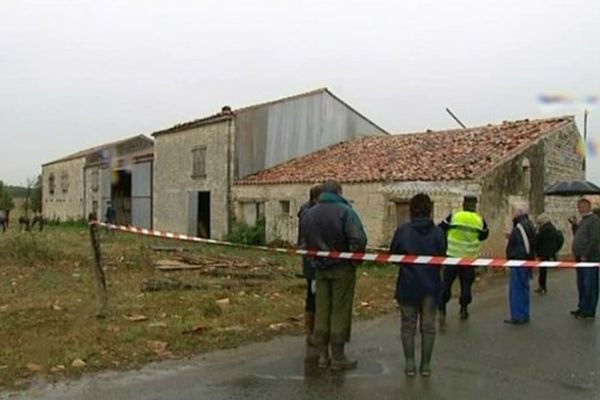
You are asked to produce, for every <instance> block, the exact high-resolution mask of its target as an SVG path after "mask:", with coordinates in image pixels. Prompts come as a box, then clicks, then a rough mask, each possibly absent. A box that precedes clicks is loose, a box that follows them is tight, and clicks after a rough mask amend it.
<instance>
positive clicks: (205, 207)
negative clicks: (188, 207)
mask: <svg viewBox="0 0 600 400" xmlns="http://www.w3.org/2000/svg"><path fill="white" fill-rule="evenodd" d="M197 235H198V236H199V237H202V238H210V192H198V232H197Z"/></svg>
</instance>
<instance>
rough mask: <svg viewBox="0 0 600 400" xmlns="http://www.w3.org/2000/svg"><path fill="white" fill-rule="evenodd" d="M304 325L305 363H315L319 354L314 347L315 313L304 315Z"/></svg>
mask: <svg viewBox="0 0 600 400" xmlns="http://www.w3.org/2000/svg"><path fill="white" fill-rule="evenodd" d="M304 324H305V328H306V354H305V357H304V359H305V361H307V362H310V361H313V362H314V361H316V360H317V359H318V358H319V353H318V352H317V348H316V347H315V313H313V312H309V311H307V312H305V313H304Z"/></svg>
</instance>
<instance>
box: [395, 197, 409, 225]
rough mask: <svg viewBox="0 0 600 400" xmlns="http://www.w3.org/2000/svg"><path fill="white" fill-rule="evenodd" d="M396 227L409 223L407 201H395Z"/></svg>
mask: <svg viewBox="0 0 600 400" xmlns="http://www.w3.org/2000/svg"><path fill="white" fill-rule="evenodd" d="M394 204H395V206H396V226H399V225H402V224H404V223H406V222H409V221H410V209H409V205H410V203H409V201H408V200H401V201H396V202H395V203H394Z"/></svg>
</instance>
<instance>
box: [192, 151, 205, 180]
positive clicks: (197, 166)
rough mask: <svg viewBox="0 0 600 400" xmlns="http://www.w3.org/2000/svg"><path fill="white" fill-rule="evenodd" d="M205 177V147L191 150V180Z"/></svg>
mask: <svg viewBox="0 0 600 400" xmlns="http://www.w3.org/2000/svg"><path fill="white" fill-rule="evenodd" d="M204 177H206V147H205V146H199V147H194V148H193V149H192V178H204Z"/></svg>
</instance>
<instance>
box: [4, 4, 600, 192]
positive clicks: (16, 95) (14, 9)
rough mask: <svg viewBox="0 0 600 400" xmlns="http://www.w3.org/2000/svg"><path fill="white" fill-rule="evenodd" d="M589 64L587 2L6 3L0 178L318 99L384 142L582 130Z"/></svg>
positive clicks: (599, 85)
mask: <svg viewBox="0 0 600 400" xmlns="http://www.w3.org/2000/svg"><path fill="white" fill-rule="evenodd" d="M599 49H600V1H597V0H571V1H568V0H565V1H551V0H503V1H485V0H472V1H471V0H464V1H427V0H414V1H400V0H395V1H394V0H390V1H361V2H358V1H349V0H339V1H337V0H336V1H323V0H321V1H300V0H272V1H236V0H229V1H200V0H196V1H191V0H190V1H183V0H182V1H178V0H171V1H168V2H167V1H150V0H139V1H133V0H130V1H97V0H92V1H76V0H73V1H17V0H1V1H0V123H1V125H0V138H1V141H0V149H1V153H0V179H2V180H5V181H7V182H8V183H11V184H23V183H25V181H26V179H27V178H30V177H34V176H35V175H36V174H38V173H39V172H40V165H41V164H42V163H43V162H47V161H50V160H53V159H55V158H58V157H61V156H63V155H66V154H68V153H71V152H74V151H77V150H81V149H83V148H85V147H89V146H93V145H97V144H101V143H103V142H107V141H111V140H116V139H120V138H123V137H127V136H130V135H135V134H139V133H146V134H149V133H151V132H153V131H155V130H158V129H161V128H166V127H169V126H171V125H173V124H175V123H179V122H184V121H187V120H191V119H195V118H198V117H202V116H205V115H208V114H212V113H214V112H217V111H219V110H220V108H221V106H223V105H225V104H228V105H231V106H232V107H240V106H244V105H248V104H252V103H256V102H260V101H265V100H271V99H275V98H278V97H282V96H286V95H290V94H295V93H297V92H302V91H306V90H311V89H314V88H317V87H323V86H326V87H329V88H330V89H331V90H332V91H333V92H334V93H336V94H337V95H338V96H340V97H341V98H342V99H344V100H346V101H348V102H349V103H350V104H352V105H353V106H354V107H356V108H357V109H358V110H360V111H361V112H362V113H364V114H365V115H366V116H368V117H369V118H371V119H372V120H374V121H375V122H376V123H378V124H380V125H381V126H383V127H384V128H386V129H387V130H389V131H392V132H395V133H402V132H410V131H419V130H425V129H427V128H430V129H443V128H454V127H456V124H455V122H454V121H453V120H452V119H451V118H450V117H449V116H448V115H447V114H446V112H445V111H444V108H445V107H450V108H451V109H452V110H453V111H454V112H455V113H456V114H457V115H458V116H459V117H460V118H461V119H462V120H463V122H465V123H466V124H467V125H471V126H473V125H479V124H487V123H489V122H501V121H503V120H509V119H518V118H536V117H546V116H551V115H564V114H575V115H577V116H578V124H579V128H580V131H583V127H582V118H581V115H582V114H583V107H584V105H583V104H582V103H581V99H583V98H584V97H585V96H589V95H600V80H599V74H600V51H599ZM541 93H549V94H562V95H566V96H570V97H571V98H573V104H572V105H570V106H568V107H567V106H565V107H553V108H552V109H548V108H543V107H542V106H541V105H540V104H539V103H538V101H537V97H538V95H539V94H541ZM589 135H590V137H591V138H592V139H593V140H595V141H596V143H598V142H600V109H597V110H592V111H591V114H590V123H589ZM588 175H589V178H590V179H592V180H595V181H596V183H600V158H598V157H595V158H593V159H591V161H590V163H589V169H588Z"/></svg>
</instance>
